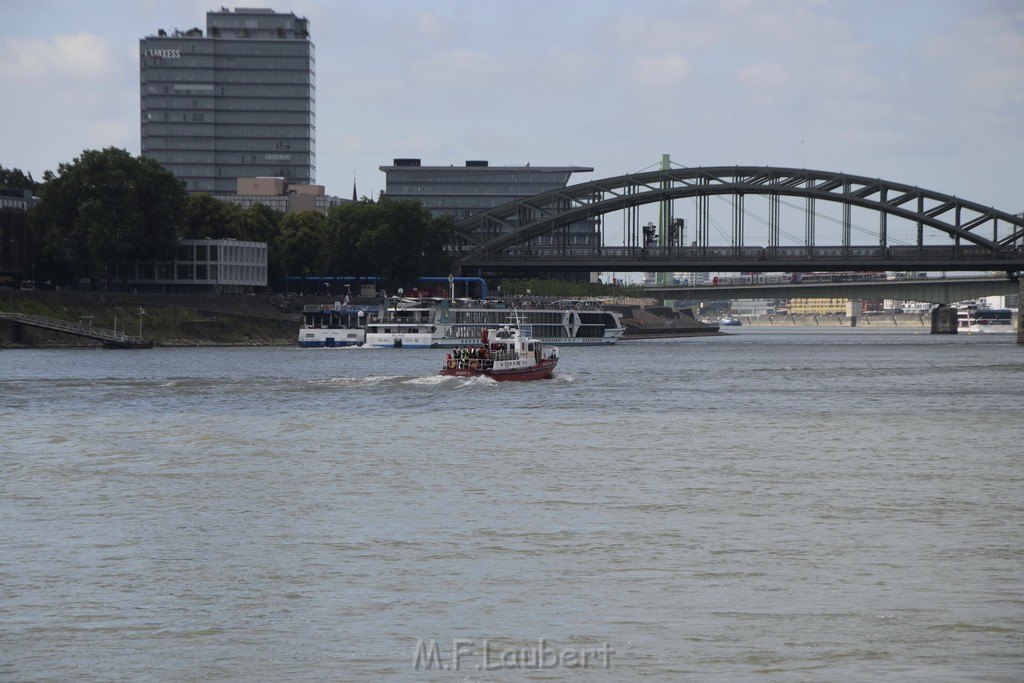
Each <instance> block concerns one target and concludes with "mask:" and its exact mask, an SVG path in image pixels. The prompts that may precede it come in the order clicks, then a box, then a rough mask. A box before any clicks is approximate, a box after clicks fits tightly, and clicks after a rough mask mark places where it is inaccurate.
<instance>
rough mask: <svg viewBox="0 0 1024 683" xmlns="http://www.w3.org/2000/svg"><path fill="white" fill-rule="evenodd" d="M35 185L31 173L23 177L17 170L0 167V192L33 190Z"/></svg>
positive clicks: (19, 170)
mask: <svg viewBox="0 0 1024 683" xmlns="http://www.w3.org/2000/svg"><path fill="white" fill-rule="evenodd" d="M37 185H38V183H37V182H36V181H35V180H33V179H32V174H31V173H29V174H28V175H25V174H24V173H23V172H22V171H21V169H19V168H4V167H3V166H0V190H35V189H36V186H37Z"/></svg>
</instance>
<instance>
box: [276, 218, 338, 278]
mask: <svg viewBox="0 0 1024 683" xmlns="http://www.w3.org/2000/svg"><path fill="white" fill-rule="evenodd" d="M324 220H325V219H324V216H323V214H320V213H317V212H315V211H299V212H298V213H289V214H285V215H284V217H283V218H282V219H281V224H280V229H279V231H278V234H277V239H276V240H275V249H276V252H277V258H278V263H279V264H280V268H281V269H282V271H283V272H284V274H285V275H322V274H323V272H322V268H323V266H324V264H325V263H326V260H327V259H326V256H325V252H324V248H323V245H324Z"/></svg>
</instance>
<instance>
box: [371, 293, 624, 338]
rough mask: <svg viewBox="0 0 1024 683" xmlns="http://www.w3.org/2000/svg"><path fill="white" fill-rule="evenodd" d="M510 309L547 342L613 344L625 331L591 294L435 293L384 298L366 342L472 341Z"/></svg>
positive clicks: (504, 319)
mask: <svg viewBox="0 0 1024 683" xmlns="http://www.w3.org/2000/svg"><path fill="white" fill-rule="evenodd" d="M511 311H515V313H516V315H517V316H518V318H519V319H520V320H521V321H522V323H523V324H525V325H530V326H531V329H532V330H533V334H532V336H533V338H535V339H538V340H540V341H541V342H544V343H548V344H558V345H560V346H566V345H569V346H571V345H599V344H614V343H615V342H617V341H618V340H619V338H620V337H621V336H622V333H623V332H625V327H624V326H623V325H622V316H621V314H619V313H617V312H615V311H608V310H604V308H603V307H602V302H601V301H599V300H594V299H563V300H560V301H554V302H551V303H545V304H543V305H541V304H536V303H530V304H529V305H527V304H525V303H524V302H520V301H515V300H513V301H504V300H479V299H438V298H430V299H427V298H422V299H417V298H392V299H388V300H387V302H386V304H385V306H384V307H383V309H382V312H381V315H380V316H379V317H378V318H377V319H376V320H373V321H370V322H369V323H368V324H367V326H366V327H367V330H366V345H367V346H375V347H382V348H427V347H457V346H466V345H468V344H473V343H478V342H479V340H480V335H481V333H482V332H483V330H485V329H493V328H497V327H500V326H501V325H503V324H505V323H506V322H507V321H508V316H509V313H510V312H511Z"/></svg>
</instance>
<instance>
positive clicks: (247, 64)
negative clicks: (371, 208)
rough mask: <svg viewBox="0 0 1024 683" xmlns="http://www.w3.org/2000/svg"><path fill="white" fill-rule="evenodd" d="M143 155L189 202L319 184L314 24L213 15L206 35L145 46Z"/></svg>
mask: <svg viewBox="0 0 1024 683" xmlns="http://www.w3.org/2000/svg"><path fill="white" fill-rule="evenodd" d="M139 47H140V59H139V80H140V92H141V114H142V155H143V156H145V157H149V158H151V159H154V160H155V161H156V162H157V163H159V164H160V165H161V166H163V167H164V168H166V169H167V170H169V171H171V172H172V173H174V174H175V175H176V176H177V177H178V178H180V179H181V180H183V181H185V185H186V188H187V189H188V191H189V192H209V193H210V194H214V195H230V194H235V191H236V187H237V181H238V178H254V177H260V176H272V177H281V178H285V179H287V182H288V183H290V184H293V185H313V184H315V181H316V146H315V140H316V107H315V102H316V89H315V83H314V80H315V68H314V67H315V57H314V47H313V43H312V42H311V41H310V39H309V22H308V21H307V20H306V19H302V18H299V17H296V16H295V14H293V13H289V14H279V13H276V12H274V11H273V10H269V9H245V8H236V9H234V10H228V9H222V10H220V11H215V12H208V13H207V15H206V34H205V35H203V32H202V31H201V30H200V29H198V28H194V29H190V30H187V31H179V30H175V31H173V33H172V34H170V35H168V34H167V32H166V31H164V30H162V29H161V30H160V31H158V34H157V35H156V36H149V37H146V38H143V39H142V40H140V41H139Z"/></svg>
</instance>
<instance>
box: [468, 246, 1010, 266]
mask: <svg viewBox="0 0 1024 683" xmlns="http://www.w3.org/2000/svg"><path fill="white" fill-rule="evenodd" d="M835 258H842V259H844V260H849V261H854V262H855V261H857V260H864V261H871V262H877V261H880V260H882V261H908V260H914V259H947V260H953V261H966V262H977V263H979V264H983V263H985V262H992V261H1006V260H1007V259H1008V258H1011V259H1013V258H1017V259H1024V250H1022V249H1021V248H1015V249H1004V250H999V251H994V250H991V249H988V248H986V247H978V246H973V245H971V246H951V247H929V246H921V247H918V246H892V247H880V246H879V247H843V246H822V247H604V246H566V247H561V246H551V247H546V246H528V247H514V248H511V249H506V250H504V251H503V252H502V253H501V254H488V255H484V256H482V257H480V258H479V259H474V260H480V261H496V262H500V261H506V260H521V259H528V260H537V261H543V260H559V261H565V260H580V261H586V260H592V259H600V260H622V261H665V260H680V261H685V260H701V261H708V262H714V261H716V260H721V261H730V262H735V261H794V262H798V261H814V260H816V259H835Z"/></svg>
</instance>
